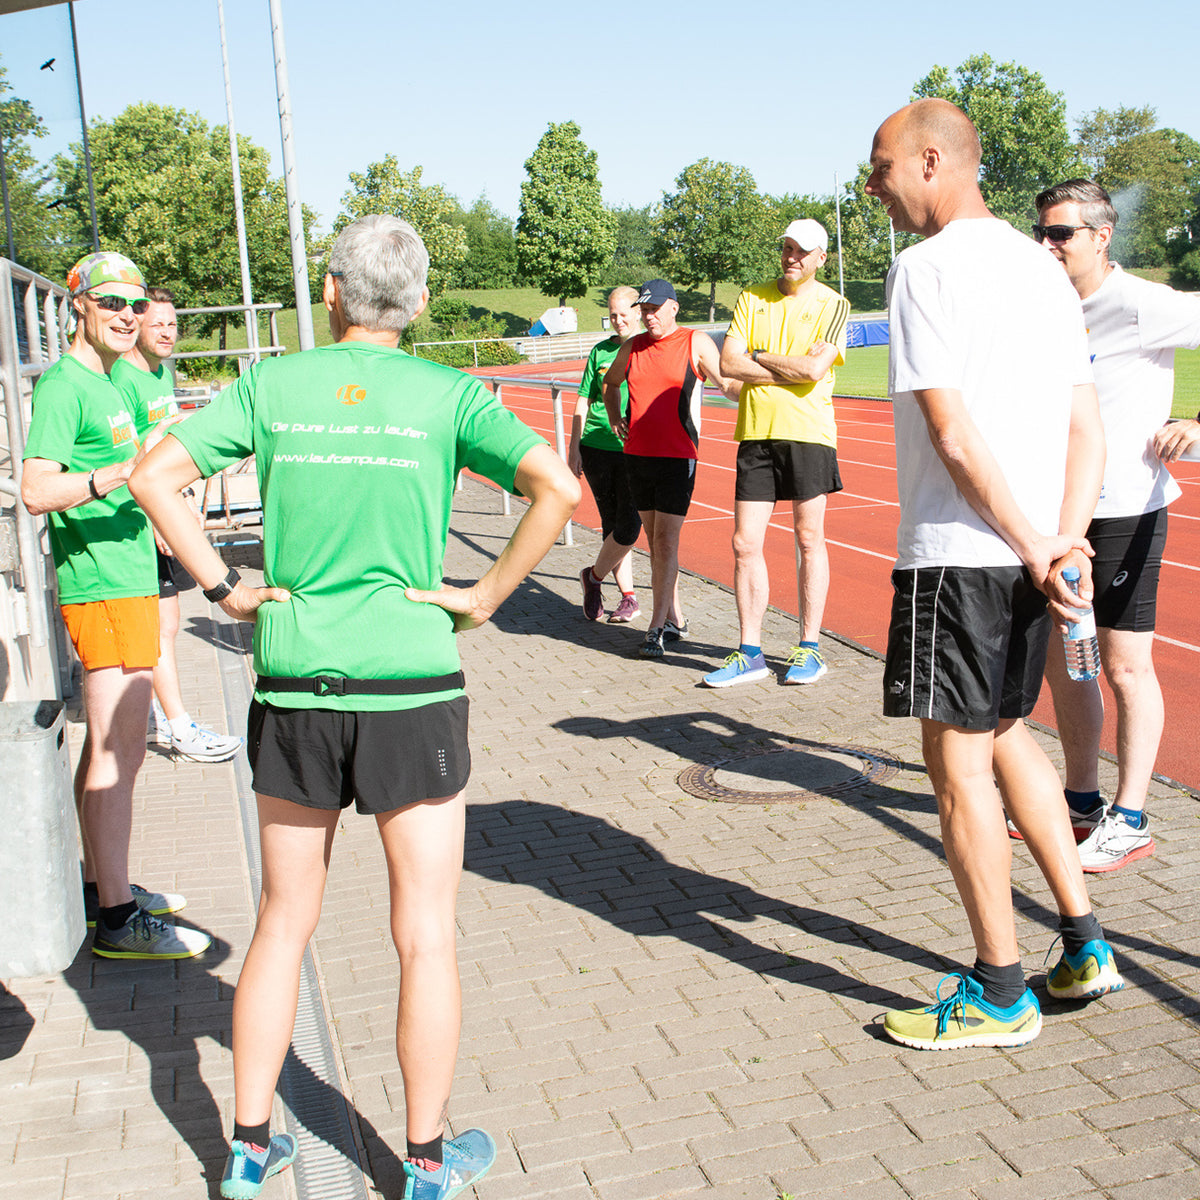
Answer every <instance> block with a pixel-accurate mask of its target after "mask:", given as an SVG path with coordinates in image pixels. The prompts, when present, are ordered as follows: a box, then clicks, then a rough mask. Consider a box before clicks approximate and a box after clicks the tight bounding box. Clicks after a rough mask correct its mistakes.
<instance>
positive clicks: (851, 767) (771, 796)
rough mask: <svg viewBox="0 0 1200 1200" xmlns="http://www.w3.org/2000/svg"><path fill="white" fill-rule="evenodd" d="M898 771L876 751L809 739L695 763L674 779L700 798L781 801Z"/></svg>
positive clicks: (808, 796) (735, 801)
mask: <svg viewBox="0 0 1200 1200" xmlns="http://www.w3.org/2000/svg"><path fill="white" fill-rule="evenodd" d="M899 769H900V764H899V763H898V762H897V761H896V760H895V759H894V758H892V757H891V755H889V754H885V753H884V752H883V751H882V750H868V749H866V748H865V747H863V746H826V745H821V744H819V743H809V744H807V745H804V746H799V745H797V746H789V747H787V748H785V749H782V750H762V751H758V752H755V753H751V754H739V755H735V756H732V757H730V758H724V759H721V760H720V761H719V762H714V763H696V764H694V765H693V766H690V767H685V768H684V769H683V770H682V771H680V772H679V774H678V775H677V776H676V778H675V782H676V783H678V784H679V786H680V787H681V788H683V790H684V791H685V792H687V793H688V794H689V795H691V796H698V797H699V798H700V799H701V800H723V801H725V803H727V804H787V803H796V802H801V801H805V800H816V799H819V798H821V797H828V796H837V795H840V794H841V793H842V792H845V791H849V790H850V789H851V788H856V787H861V786H862V785H863V784H864V783H880V782H882V781H883V780H885V779H887V778H889V777H890V776H891V775H893V774H895V772H896V771H898V770H899Z"/></svg>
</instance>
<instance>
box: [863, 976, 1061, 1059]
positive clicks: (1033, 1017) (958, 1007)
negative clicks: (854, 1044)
mask: <svg viewBox="0 0 1200 1200" xmlns="http://www.w3.org/2000/svg"><path fill="white" fill-rule="evenodd" d="M951 979H954V980H957V981H958V983H957V986H956V987H955V989H954V991H953V992H952V993H951V994H950V995H949V996H947V997H946V998H945V999H944V1000H943V999H942V984H944V983H946V981H947V980H951ZM883 1029H884V1032H885V1033H886V1034H887V1035H888V1037H890V1038H891V1039H892V1041H894V1042H899V1043H900V1044H901V1045H902V1046H912V1047H913V1048H914V1049H917V1050H957V1049H958V1048H959V1047H961V1046H1024V1045H1025V1044H1026V1043H1027V1042H1032V1041H1033V1039H1034V1038H1035V1037H1037V1035H1038V1034H1039V1033H1041V1031H1042V1010H1041V1008H1040V1007H1039V1006H1038V1002H1037V997H1036V996H1035V995H1034V994H1033V993H1032V992H1031V991H1030V990H1029V989H1028V988H1026V989H1025V993H1024V995H1023V996H1022V997H1021V998H1020V1000H1018V1001H1017V1002H1016V1004H1013V1005H1011V1006H1010V1007H1008V1008H997V1007H996V1006H995V1005H994V1004H989V1003H988V1002H987V1001H986V1000H985V999H984V998H983V985H982V984H981V983H980V982H979V980H978V979H976V978H975V976H974V975H968V974H965V973H963V972H956V973H955V974H953V975H946V976H945V977H944V978H943V979H942V980H941V982H940V983H939V984H938V998H937V1003H936V1004H931V1005H930V1006H929V1007H928V1008H912V1009H894V1010H893V1011H892V1012H889V1013H888V1014H887V1016H886V1017H884V1020H883Z"/></svg>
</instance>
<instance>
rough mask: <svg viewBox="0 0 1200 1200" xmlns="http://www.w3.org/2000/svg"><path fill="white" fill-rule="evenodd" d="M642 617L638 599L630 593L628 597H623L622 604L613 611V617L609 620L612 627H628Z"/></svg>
mask: <svg viewBox="0 0 1200 1200" xmlns="http://www.w3.org/2000/svg"><path fill="white" fill-rule="evenodd" d="M641 615H642V610H641V606H640V605H639V604H638V602H637V597H636V596H635V595H634V594H633V593H632V592H630V593H629V595H628V596H626V595H622V596H621V603H620V604H618V605H617V607H616V608H614V609H613V611H612V615H611V616H610V617H609V618H608V623H609V624H610V625H628V624H629V622H630V621H632V620H633V619H634V617H640V616H641Z"/></svg>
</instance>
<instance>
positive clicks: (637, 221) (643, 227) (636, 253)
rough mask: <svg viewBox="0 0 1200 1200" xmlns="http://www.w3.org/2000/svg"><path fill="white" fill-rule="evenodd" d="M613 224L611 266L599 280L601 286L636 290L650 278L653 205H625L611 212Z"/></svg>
mask: <svg viewBox="0 0 1200 1200" xmlns="http://www.w3.org/2000/svg"><path fill="white" fill-rule="evenodd" d="M611 212H612V215H613V218H614V220H615V221H616V231H617V248H616V249H615V250H614V251H613V257H612V263H611V265H610V266H609V268H608V270H606V271H605V272H604V273H603V274H602V275H601V278H600V280H599V282H601V283H603V284H604V286H605V287H610V288H612V287H618V286H620V285H622V284H625V285H627V286H629V287H639V286H640V285H641V284H643V283H645V281H646V280H647V279H650V278H651V277H653V275H654V273H655V270H656V268H655V266H654V227H655V224H656V223H657V221H658V214H657V213H656V212H655V208H654V205H653V204H645V205H643V206H642V207H641V208H634V207H633V205H625V206H624V207H621V208H614V209H612V210H611Z"/></svg>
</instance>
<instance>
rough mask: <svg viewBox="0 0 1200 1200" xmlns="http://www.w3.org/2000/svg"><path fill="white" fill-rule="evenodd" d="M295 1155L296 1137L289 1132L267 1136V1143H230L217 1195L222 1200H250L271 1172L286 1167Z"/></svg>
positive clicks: (274, 1172)
mask: <svg viewBox="0 0 1200 1200" xmlns="http://www.w3.org/2000/svg"><path fill="white" fill-rule="evenodd" d="M295 1158H296V1139H295V1138H294V1137H292V1135H291V1134H290V1133H276V1134H272V1135H271V1144H270V1145H269V1146H266V1147H265V1148H264V1147H263V1146H256V1145H255V1144H254V1143H253V1142H234V1143H233V1144H232V1145H231V1146H230V1147H229V1157H228V1158H227V1159H226V1160H225V1174H224V1175H222V1176H221V1195H222V1196H224V1197H225V1200H254V1197H255V1196H257V1195H258V1193H259V1192H261V1191H262V1189H263V1184H264V1183H266V1182H267V1180H268V1179H270V1178H271V1176H272V1175H278V1174H279V1172H280V1171H282V1170H283V1169H284V1168H285V1167H290V1166H291V1165H292V1163H293V1162H294V1161H295Z"/></svg>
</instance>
